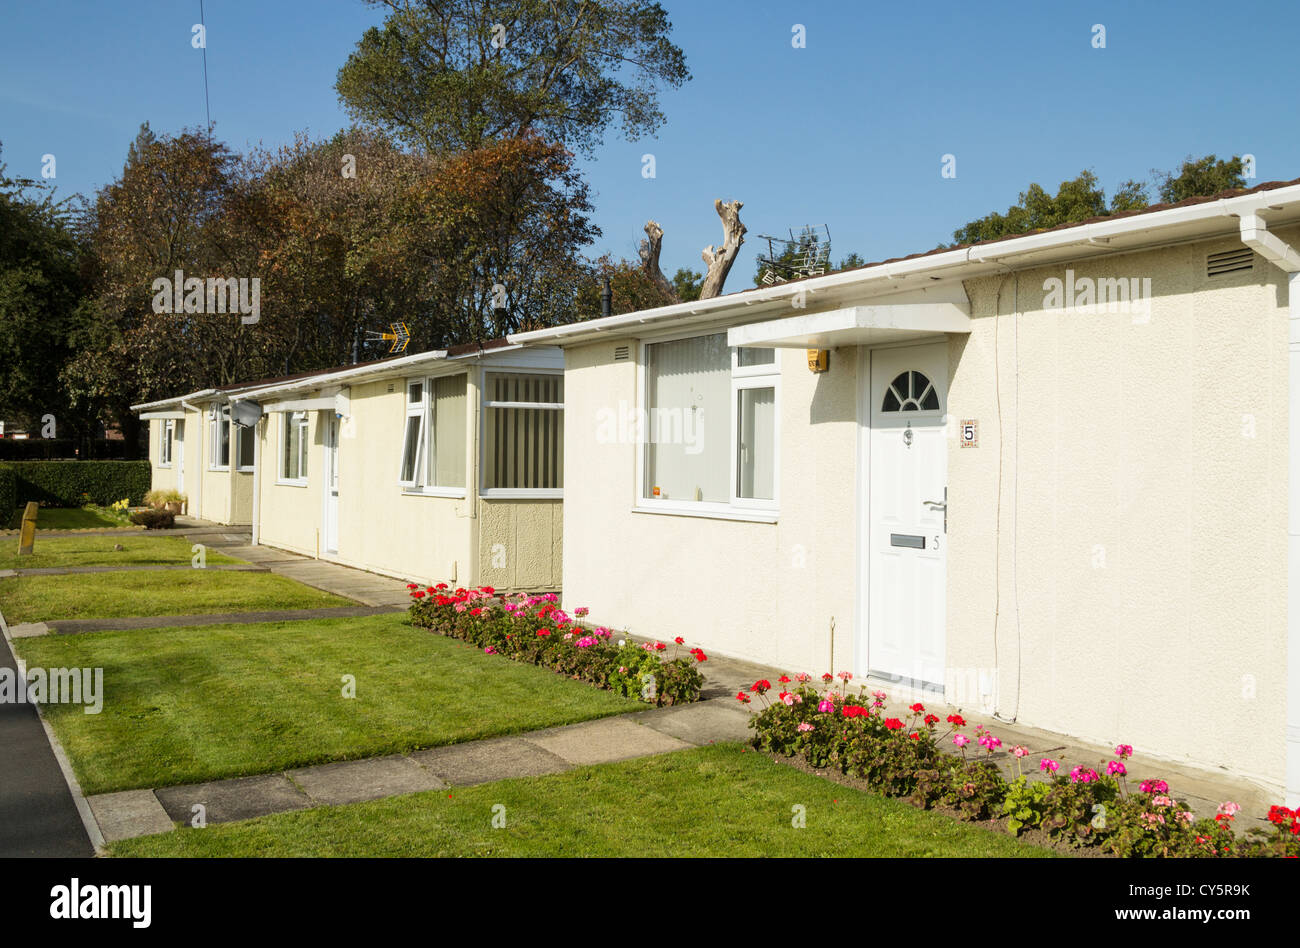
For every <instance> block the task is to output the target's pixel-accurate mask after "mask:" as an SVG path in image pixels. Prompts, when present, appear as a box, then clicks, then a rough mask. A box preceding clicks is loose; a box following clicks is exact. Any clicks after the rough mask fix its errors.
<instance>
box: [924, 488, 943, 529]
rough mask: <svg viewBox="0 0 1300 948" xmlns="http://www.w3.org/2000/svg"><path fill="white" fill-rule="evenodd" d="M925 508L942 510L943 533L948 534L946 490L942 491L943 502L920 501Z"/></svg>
mask: <svg viewBox="0 0 1300 948" xmlns="http://www.w3.org/2000/svg"><path fill="white" fill-rule="evenodd" d="M921 503H922V504H924V505H925V506H927V507H942V508H943V532H944V533H947V532H948V488H946V487H945V488H944V489H943V500H923V501H921Z"/></svg>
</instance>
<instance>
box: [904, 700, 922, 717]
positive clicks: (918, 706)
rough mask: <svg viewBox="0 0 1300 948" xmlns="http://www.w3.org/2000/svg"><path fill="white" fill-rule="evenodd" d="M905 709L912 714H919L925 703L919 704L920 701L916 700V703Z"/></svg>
mask: <svg viewBox="0 0 1300 948" xmlns="http://www.w3.org/2000/svg"><path fill="white" fill-rule="evenodd" d="M907 710H909V711H911V712H912V713H913V714H920V713H921V712H922V711H924V710H925V705H923V704H921V702H919V701H918V702H917V703H916V704H914V705H912V706H911V707H910V708H908V709H907Z"/></svg>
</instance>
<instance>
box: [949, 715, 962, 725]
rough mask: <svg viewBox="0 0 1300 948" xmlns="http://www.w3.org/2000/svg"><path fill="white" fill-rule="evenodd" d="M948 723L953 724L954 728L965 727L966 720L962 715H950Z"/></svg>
mask: <svg viewBox="0 0 1300 948" xmlns="http://www.w3.org/2000/svg"><path fill="white" fill-rule="evenodd" d="M948 723H949V724H951V725H952V726H953V727H965V726H966V719H965V718H963V717H962V716H961V715H960V714H950V715H948Z"/></svg>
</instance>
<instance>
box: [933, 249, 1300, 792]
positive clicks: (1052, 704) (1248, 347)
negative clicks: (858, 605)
mask: <svg viewBox="0 0 1300 948" xmlns="http://www.w3.org/2000/svg"><path fill="white" fill-rule="evenodd" d="M1283 236H1284V237H1286V238H1288V239H1291V240H1295V239H1296V235H1289V234H1283ZM1239 247H1240V244H1239V242H1237V241H1235V240H1231V239H1228V240H1222V241H1214V242H1201V243H1196V244H1188V245H1183V246H1178V247H1171V248H1166V249H1161V250H1157V251H1150V252H1145V253H1132V254H1125V255H1116V256H1111V257H1107V258H1102V259H1098V260H1092V261H1087V262H1080V263H1075V264H1073V266H1072V268H1073V269H1074V271H1075V275H1076V279H1078V278H1082V277H1092V278H1104V277H1121V276H1122V277H1133V276H1137V277H1150V278H1151V289H1152V294H1153V296H1154V297H1155V298H1154V300H1153V302H1152V304H1151V308H1150V315H1149V318H1145V317H1143V316H1142V314H1141V313H1137V314H1134V313H1094V314H1088V313H1083V312H1077V311H1075V312H1070V311H1060V310H1045V309H1044V307H1043V304H1044V297H1045V291H1044V289H1043V282H1044V280H1045V279H1047V278H1048V277H1052V276H1054V277H1058V278H1061V279H1064V277H1065V269H1066V267H1065V266H1064V265H1061V266H1056V267H1050V268H1043V269H1036V270H1031V271H1026V272H1023V273H1021V274H1019V276H1018V278H1017V277H1016V276H1004V277H1001V276H1000V277H994V278H987V279H981V280H977V281H970V282H969V283H968V284H967V291H968V294H969V296H970V299H971V304H972V306H971V309H972V316H973V317H975V318H974V320H973V321H974V331H973V332H972V333H971V335H970V337H969V339H966V340H960V339H954V340H953V341H952V343H951V354H952V357H951V390H950V395H949V417H950V419H951V420H952V421H953V422H954V423H955V422H957V421H959V420H961V419H966V418H977V419H979V421H980V444H979V447H978V448H969V449H959V448H958V447H957V442H956V440H955V436H956V425H955V424H954V425H953V428H952V429H951V430H952V433H953V436H954V438H953V440H951V441H950V442H949V443H950V448H951V450H950V452H949V485H950V486H949V508H948V515H949V521H948V523H949V533H948V543H949V548H948V549H949V553H948V653H949V664H950V666H952V667H951V673H952V674H951V680H950V691H949V700H953V699H954V698H961V697H963V695H962V694H961V691H962V689H961V688H960V687H958V688H957V689H956V693H954V691H953V690H951V684H952V682H956V683H958V684H960V683H961V682H962V681H963V680H965V681H970V680H971V676H972V674H973V673H974V674H977V673H978V672H979V671H980V670H991V669H998V670H999V673H998V676H997V678H998V692H999V694H998V709H999V710H1000V712H1001V713H1002V714H1003V715H1005V716H1008V717H1010V716H1011V715H1016V716H1017V718H1018V720H1020V721H1022V722H1025V723H1029V724H1033V725H1035V726H1039V727H1043V728H1047V729H1050V730H1055V731H1061V732H1064V733H1068V734H1072V735H1075V736H1078V737H1082V738H1085V739H1090V740H1096V741H1100V742H1103V743H1111V742H1116V741H1123V742H1125V743H1130V744H1133V745H1134V746H1135V747H1137V748H1138V749H1139V751H1140V752H1143V753H1154V754H1157V755H1159V756H1162V757H1168V758H1173V759H1184V760H1187V761H1189V762H1193V763H1196V764H1200V765H1205V766H1210V767H1223V768H1226V769H1228V770H1229V771H1231V772H1233V773H1235V774H1239V775H1241V776H1244V777H1248V778H1251V779H1255V780H1257V781H1259V782H1261V783H1264V784H1266V785H1270V786H1275V787H1278V788H1280V787H1281V785H1282V782H1283V777H1284V740H1283V735H1284V731H1285V724H1284V721H1285V697H1286V690H1285V689H1286V681H1285V673H1286V671H1285V670H1286V661H1285V649H1286V608H1285V606H1286V584H1287V572H1286V510H1287V440H1286V439H1287V361H1286V352H1287V345H1286V343H1287V309H1286V290H1285V282H1284V280H1283V279H1282V275H1281V273H1280V271H1278V270H1276V269H1275V268H1274V267H1272V266H1271V265H1269V264H1268V263H1266V262H1265V261H1263V260H1262V259H1260V258H1256V260H1255V266H1254V269H1253V270H1252V271H1248V272H1243V273H1234V274H1229V275H1225V276H1222V277H1218V278H1214V279H1207V278H1206V277H1205V276H1204V271H1205V257H1206V254H1207V253H1212V252H1217V251H1221V250H1230V249H1237V248H1239ZM1017 281H1018V290H1017ZM999 293H1000V297H999ZM1017 295H1018V298H1019V309H1020V312H1021V315H1020V317H1019V318H1018V319H1017V318H1016V316H1015V315H1014V313H1015V305H1016V298H1017ZM995 313H1000V314H1002V315H1001V316H999V317H997V318H994V314H995ZM999 397H1000V402H999ZM999 468H1000V469H1001V475H1000V483H1001V492H1000V494H999ZM995 643H996V647H995ZM965 697H967V698H969V697H970V696H969V694H967V695H966V696H965ZM969 703H970V704H972V705H973V704H974V702H969Z"/></svg>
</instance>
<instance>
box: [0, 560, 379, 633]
mask: <svg viewBox="0 0 1300 948" xmlns="http://www.w3.org/2000/svg"><path fill="white" fill-rule="evenodd" d="M352 605H356V603H354V602H352V601H350V600H348V599H343V598H341V597H339V596H334V595H331V594H330V593H327V592H322V591H321V590H319V589H312V588H311V587H310V586H304V585H303V584H302V583H298V582H294V581H293V580H292V579H285V578H284V577H283V576H275V575H273V574H271V573H242V572H229V571H221V570H203V569H187V570H157V571H153V570H140V571H139V572H124V573H86V574H79V575H72V576H16V577H10V578H9V579H0V609H2V610H3V611H4V614H5V619H6V620H8V622H9V623H10V624H13V623H15V622H48V621H51V620H53V619H115V618H120V617H122V616H181V615H198V614H202V613H211V612H255V611H257V610H259V609H317V608H323V607H327V606H352Z"/></svg>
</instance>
